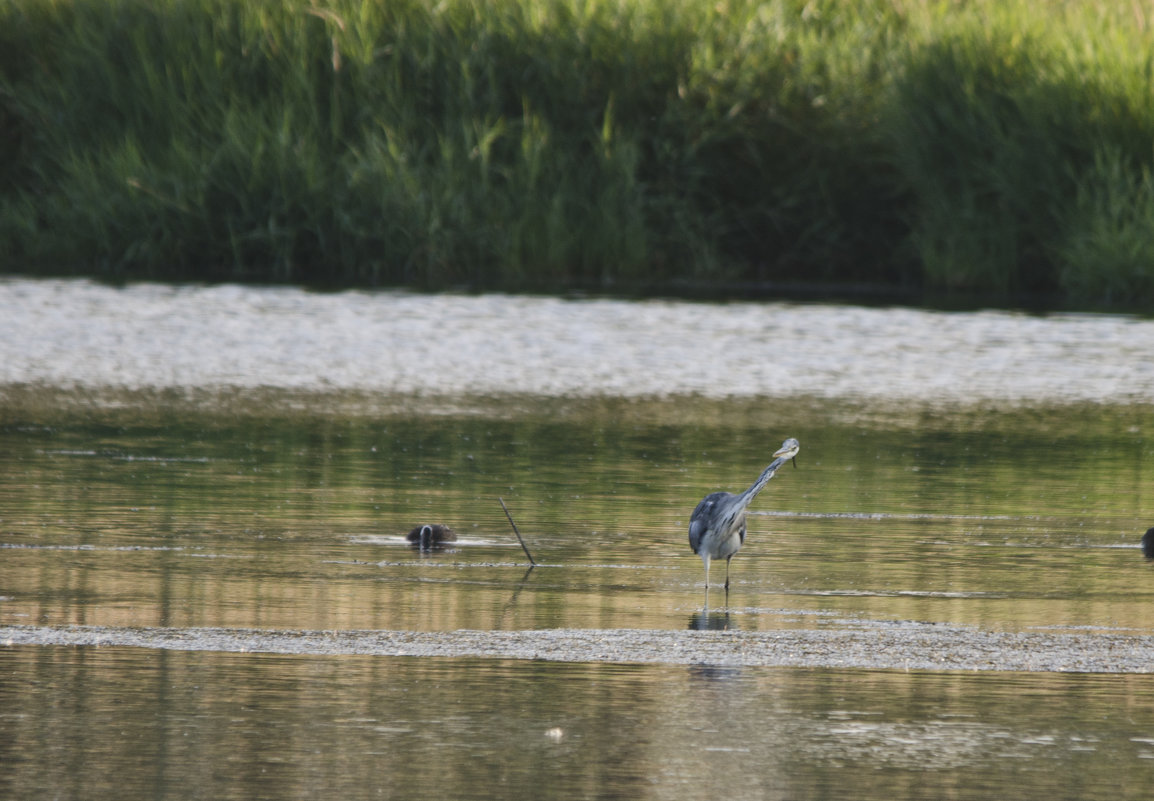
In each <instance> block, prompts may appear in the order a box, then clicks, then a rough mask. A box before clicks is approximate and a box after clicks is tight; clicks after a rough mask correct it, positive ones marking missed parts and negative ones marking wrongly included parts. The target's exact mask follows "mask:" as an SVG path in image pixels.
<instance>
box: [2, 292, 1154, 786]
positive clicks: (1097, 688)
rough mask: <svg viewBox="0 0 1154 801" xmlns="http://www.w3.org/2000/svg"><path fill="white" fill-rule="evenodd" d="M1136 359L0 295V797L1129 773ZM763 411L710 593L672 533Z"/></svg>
mask: <svg viewBox="0 0 1154 801" xmlns="http://www.w3.org/2000/svg"><path fill="white" fill-rule="evenodd" d="M1152 352H1154V323H1151V322H1150V321H1146V320H1141V319H1137V318H1131V317H1115V316H1088V315H1081V316H1062V315H1056V316H1027V315H1020V314H1014V313H1005V312H985V313H970V314H946V313H940V312H926V311H920V310H909V309H862V308H855V307H844V306H829V305H821V304H812V305H796V304H742V303H733V304H693V303H683V302H667V301H650V302H626V301H613V300H556V299H543V298H531V297H507V296H482V297H472V296H459V295H438V296H424V295H412V294H406V293H394V292H381V293H362V292H350V293H334V294H312V293H307V292H301V291H299V290H295V289H254V288H245V287H194V286H188V287H175V288H174V287H157V286H151V285H139V286H132V287H127V288H124V289H114V288H110V287H105V286H100V285H95V284H91V283H88V282H68V281H50V282H35V281H20V280H8V281H3V282H0V631H2V632H4V634H3V638H4V639H3V640H0V718H2V719H0V731H3V732H4V733H3V734H0V796H2V797H5V798H7V797H12V798H34V797H103V796H110V795H116V796H117V797H122V798H186V797H187V798H193V797H209V798H233V797H235V798H265V797H268V798H286V797H289V798H296V797H301V798H304V797H310V798H311V797H317V796H333V797H341V798H376V797H395V798H447V797H476V798H488V797H494V798H495V797H500V798H587V797H605V798H610V797H612V798H616V797H622V798H625V797H628V798H637V797H643V798H650V797H651V798H671V797H676V798H696V797H705V796H707V795H708V796H709V797H717V796H718V795H720V796H724V797H727V798H732V799H747V798H750V799H752V798H781V799H797V798H814V799H817V798H844V797H847V795H852V796H853V797H855V798H861V799H893V798H926V799H939V798H942V797H954V798H960V799H969V798H975V799H976V798H989V797H993V796H996V795H998V794H999V793H1003V792H1004V791H1005V789H1006V788H1007V787H1013V788H1014V794H1015V797H1021V798H1027V799H1030V798H1039V799H1041V798H1045V799H1054V798H1059V799H1060V798H1079V799H1087V798H1088V799H1095V798H1107V797H1109V798H1138V797H1142V798H1145V797H1146V795H1148V791H1147V788H1148V786H1149V785H1150V782H1151V779H1154V707H1152V697H1154V675H1151V671H1152V670H1154V659H1148V658H1147V654H1150V653H1154V611H1151V610H1154V604H1152V601H1154V564H1151V563H1149V562H1147V561H1146V560H1145V559H1144V558H1143V557H1142V555H1141V552H1140V550H1139V548H1138V539H1139V537H1140V536H1141V534H1142V532H1143V531H1145V529H1146V528H1148V527H1149V526H1150V525H1154V508H1152V501H1151V495H1150V490H1149V488H1150V487H1151V486H1154V476H1152V475H1151V469H1150V465H1151V464H1152V456H1154V439H1152V437H1151V432H1152V431H1154V406H1152V405H1151V404H1150V402H1149V401H1150V398H1154V367H1152V364H1154V363H1152V362H1151V360H1150V359H1149V357H1148V354H1149V353H1152ZM787 436H793V437H797V438H798V439H799V440H800V441H801V443H802V452H801V455H800V457H799V459H798V468H797V469H793V468H790V467H786V468H784V469H782V470H781V471H779V473H778V475H777V476H776V477H775V478H774V480H773V481H772V482H771V483H770V485H769V486H768V488H767V489H766V490H765V492H764V493H763V494H762V495H761V497H759V498H758V500H757V502H756V503H755V505H754V507H753V513H752V515H751V518H750V524H749V536H748V539H747V541H746V544H745V547H744V548H743V550H742V551H741V553H740V554H739V555H738V556H737V557H736V558H735V559H734V561H733V564H732V579H733V582H732V587H731V589H730V592H729V594H728V597H727V596H726V595H725V593H724V592H723V591H722V590H721V588H720V587H715V588H714V589H713V591H712V592H711V595H710V605H709V608H708V609H706V608H705V605H704V602H705V598H704V587H703V578H704V575H703V569H702V565H701V562H700V560H699V559H697V558H696V557H695V556H693V554H691V553H690V552H689V548H688V544H687V542H686V528H687V525H688V516H689V513H690V512H691V511H692V509H693V507H694V505H695V504H696V502H697V501H698V500H699V499H700V498H701V497H702V496H704V495H705V494H706V493H708V492H712V491H714V490H717V489H727V490H739V489H742V488H744V487H745V486H746V485H748V484H749V483H750V482H751V481H752V480H753V479H754V477H756V475H757V474H758V472H760V470H761V469H762V468H763V467H764V465H765V464H766V462H767V460H768V458H769V454H770V453H772V452H773V450H774V449H775V448H776V447H777V446H778V445H779V444H780V443H781V441H782V440H783V439H784V438H786V437H787ZM498 498H503V499H504V500H505V501H506V503H507V504H508V506H509V509H510V511H511V512H512V514H513V515H514V517H515V519H516V521H517V524H518V526H519V528H520V530H521V531H522V533H523V534H524V535H525V539H526V542H527V544H528V546H529V547H530V549H531V550H532V553H533V554H534V556H535V557H536V559H537V561H539V562H541V563H542V564H541V566H540V567H537V568H535V569H533V570H529V569H528V565H527V560H526V557H525V554H524V553H523V552H522V551H521V548H520V546H519V545H518V544H517V541H516V539H515V538H514V537H513V535H512V532H511V529H510V527H509V523H508V521H507V520H506V519H505V516H504V513H503V512H502V510H501V507H500V505H499V503H498V500H497V499H498ZM424 522H440V523H445V524H448V525H451V526H453V527H454V528H455V529H456V530H457V531H458V532H459V534H460V539H459V541H458V542H457V543H455V544H453V545H452V546H451V547H448V548H446V549H442V550H438V551H435V552H432V553H421V552H419V551H417V550H414V549H413V548H412V547H411V546H410V545H409V544H408V543H406V542H405V540H404V538H403V535H404V533H405V532H407V531H408V530H409V529H410V528H412V527H413V526H415V525H418V524H420V523H424ZM65 643H70V644H65ZM401 654H413V655H408V656H402V655H401ZM431 654H438V655H436V656H434V655H431ZM839 660H840V661H839ZM878 667H886V668H888V669H885V670H879V669H876V668H878Z"/></svg>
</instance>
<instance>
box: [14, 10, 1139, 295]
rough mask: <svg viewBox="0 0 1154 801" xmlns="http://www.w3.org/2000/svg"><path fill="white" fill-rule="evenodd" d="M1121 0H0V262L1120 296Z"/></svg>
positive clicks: (1133, 174)
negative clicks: (945, 0)
mask: <svg viewBox="0 0 1154 801" xmlns="http://www.w3.org/2000/svg"><path fill="white" fill-rule="evenodd" d="M1135 9H1136V6H1131V5H1130V4H1123V3H1119V4H1057V5H1056V4H1041V5H1040V4H1037V3H1030V2H1025V0H1020V1H1019V2H1011V3H999V2H993V1H992V0H981V1H979V2H973V3H966V4H895V3H889V2H880V1H879V2H866V3H846V2H837V1H836V0H825V2H816V3H815V2H801V0H781V2H776V3H755V2H743V1H742V0H734V2H726V3H682V2H677V1H676V0H613V1H612V2H608V3H595V4H591V3H578V2H575V0H513V1H512V2H489V1H488V0H449V2H445V3H438V4H435V5H434V4H431V3H427V2H423V0H408V2H390V3H370V4H364V3H354V2H348V1H347V0H333V2H328V3H322V2H320V1H319V0H318V1H317V2H313V3H310V4H308V5H305V4H286V3H282V2H267V1H266V0H249V2H243V3H237V2H229V1H228V0H187V1H186V2H176V1H175V0H164V1H162V2H155V3H138V2H129V0H114V1H113V2H108V3H72V4H62V3H51V2H48V0H15V2H11V3H8V4H6V5H5V6H4V7H3V10H0V82H2V86H3V90H2V91H0V138H2V140H3V141H4V142H5V143H6V144H7V147H6V148H4V149H3V150H4V152H5V153H7V154H8V155H7V156H6V157H0V179H2V180H0V187H3V188H2V189H0V255H3V257H4V261H5V263H6V264H14V265H19V266H20V267H22V268H25V269H30V270H44V271H49V270H62V269H76V270H79V271H94V272H98V273H100V274H102V275H106V276H111V277H117V276H141V275H147V276H154V277H165V278H211V279H231V280H251V279H257V280H283V281H312V282H320V283H326V282H327V283H343V282H358V283H381V282H383V283H409V284H415V285H421V286H431V287H444V286H452V285H460V284H462V283H467V284H473V285H478V286H490V287H492V286H506V287H555V286H559V285H565V284H579V285H601V286H608V285H618V286H620V285H647V284H652V283H658V284H661V283H668V282H670V281H672V280H675V279H686V280H691V281H696V280H702V279H705V280H714V279H724V280H731V279H754V280H794V281H797V280H801V281H806V282H809V281H814V280H818V281H821V280H837V281H862V280H865V281H879V280H880V281H888V282H898V283H905V284H907V285H913V286H928V287H941V288H945V289H948V290H953V289H966V290H970V289H977V290H984V291H996V292H1001V293H1009V292H1014V291H1018V290H1048V291H1054V290H1059V291H1064V292H1067V293H1069V294H1070V296H1071V297H1072V298H1075V299H1076V300H1077V301H1078V302H1081V303H1085V302H1088V301H1090V300H1092V299H1094V298H1098V299H1115V300H1118V299H1126V300H1132V301H1138V300H1140V299H1142V298H1149V297H1151V293H1154V280H1152V279H1151V278H1150V274H1151V273H1150V267H1149V264H1148V260H1147V258H1146V254H1145V250H1144V249H1143V248H1141V247H1139V245H1140V244H1141V243H1145V242H1146V241H1148V240H1149V236H1147V235H1146V234H1147V233H1148V230H1149V229H1150V227H1151V222H1150V219H1151V217H1152V214H1151V211H1150V209H1149V208H1147V207H1148V206H1149V203H1147V202H1145V200H1144V197H1145V195H1148V194H1149V193H1148V192H1145V189H1147V188H1148V187H1147V186H1146V185H1147V184H1148V183H1149V179H1148V174H1149V172H1150V169H1151V163H1152V162H1154V155H1152V154H1151V153H1150V148H1149V141H1150V138H1151V132H1154V103H1152V102H1151V100H1150V97H1149V93H1148V91H1147V84H1148V76H1147V67H1146V54H1147V53H1148V52H1149V49H1150V44H1151V42H1150V33H1149V27H1148V25H1147V24H1146V23H1147V20H1145V19H1144V18H1143V17H1141V16H1140V15H1139V14H1138V12H1137V11H1135Z"/></svg>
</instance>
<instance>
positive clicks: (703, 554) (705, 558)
mask: <svg viewBox="0 0 1154 801" xmlns="http://www.w3.org/2000/svg"><path fill="white" fill-rule="evenodd" d="M701 561H703V562H705V608H706V609H708V608H709V554H708V553H706V552H705V550H704V549H702V552H701Z"/></svg>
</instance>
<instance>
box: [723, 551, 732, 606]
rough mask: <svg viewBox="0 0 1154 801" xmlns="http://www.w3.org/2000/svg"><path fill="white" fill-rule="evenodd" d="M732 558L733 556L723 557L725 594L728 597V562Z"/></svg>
mask: <svg viewBox="0 0 1154 801" xmlns="http://www.w3.org/2000/svg"><path fill="white" fill-rule="evenodd" d="M732 558H733V554H730V555H729V556H727V557H725V594H726V595H727V596H728V595H729V560H730V559H732Z"/></svg>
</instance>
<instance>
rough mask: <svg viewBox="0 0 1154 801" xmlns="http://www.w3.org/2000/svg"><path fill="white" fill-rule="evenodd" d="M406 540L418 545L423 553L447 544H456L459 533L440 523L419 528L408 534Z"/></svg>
mask: <svg viewBox="0 0 1154 801" xmlns="http://www.w3.org/2000/svg"><path fill="white" fill-rule="evenodd" d="M405 539H407V540H408V541H409V542H411V543H413V545H416V546H417V547H418V548H420V549H421V550H422V551H431V550H433V549H434V548H439V547H440V546H442V545H444V544H445V543H446V542H456V541H457V532H455V531H453V529H451V528H449V527H448V526H442V525H441V524H440V523H431V524H430V523H426V524H424V525H422V526H417V527H416V528H414V529H413V530H412V531H410V532H409V533H408V534H406V535H405Z"/></svg>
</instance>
